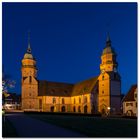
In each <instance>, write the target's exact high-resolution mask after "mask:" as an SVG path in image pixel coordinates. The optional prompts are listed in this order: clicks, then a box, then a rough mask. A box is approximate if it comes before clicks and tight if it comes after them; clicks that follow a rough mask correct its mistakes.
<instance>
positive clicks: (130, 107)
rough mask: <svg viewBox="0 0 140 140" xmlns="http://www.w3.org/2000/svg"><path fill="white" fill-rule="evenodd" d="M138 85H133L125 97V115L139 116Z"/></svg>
mask: <svg viewBox="0 0 140 140" xmlns="http://www.w3.org/2000/svg"><path fill="white" fill-rule="evenodd" d="M137 94H138V90H137V85H133V86H132V87H131V88H130V90H129V91H128V93H127V94H126V96H125V97H124V99H123V114H124V115H125V116H137V115H138V108H137V106H138V105H137V104H138V102H137V100H138V99H137Z"/></svg>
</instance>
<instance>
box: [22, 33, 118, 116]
mask: <svg viewBox="0 0 140 140" xmlns="http://www.w3.org/2000/svg"><path fill="white" fill-rule="evenodd" d="M116 56H117V55H116V53H115V51H114V49H113V48H112V46H111V40H110V37H109V35H108V37H107V40H106V46H105V48H104V49H103V52H102V55H101V64H100V74H99V75H98V76H96V77H93V78H90V79H87V80H84V81H81V82H79V83H75V84H68V83H61V82H52V81H47V80H39V79H38V78H37V67H36V60H35V58H34V57H33V55H32V52H31V46H30V42H29V44H28V48H27V52H26V53H25V55H24V58H23V59H22V67H21V73H22V79H21V82H22V84H21V89H22V109H23V110H25V111H43V112H75V113H93V114H94V113H99V112H100V113H102V114H108V113H109V114H116V113H119V112H120V104H121V98H120V97H121V78H120V75H119V73H118V71H117V68H118V63H117V61H116Z"/></svg>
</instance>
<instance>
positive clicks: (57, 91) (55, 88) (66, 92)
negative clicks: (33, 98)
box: [39, 81, 73, 96]
mask: <svg viewBox="0 0 140 140" xmlns="http://www.w3.org/2000/svg"><path fill="white" fill-rule="evenodd" d="M72 88H73V84H67V83H60V82H50V81H39V96H70V95H71V92H72Z"/></svg>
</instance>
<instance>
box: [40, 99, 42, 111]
mask: <svg viewBox="0 0 140 140" xmlns="http://www.w3.org/2000/svg"><path fill="white" fill-rule="evenodd" d="M39 109H42V100H41V99H39Z"/></svg>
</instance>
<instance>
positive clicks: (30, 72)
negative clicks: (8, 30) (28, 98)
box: [22, 37, 37, 77]
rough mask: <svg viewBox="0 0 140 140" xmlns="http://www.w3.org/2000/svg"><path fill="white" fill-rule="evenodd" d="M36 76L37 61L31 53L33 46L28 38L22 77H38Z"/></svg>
mask: <svg viewBox="0 0 140 140" xmlns="http://www.w3.org/2000/svg"><path fill="white" fill-rule="evenodd" d="M36 74H37V68H36V61H35V59H34V57H33V55H32V53H31V45H30V40H29V37H28V48H27V51H26V53H25V54H24V57H23V59H22V77H28V76H33V77H36V76H37V75H36Z"/></svg>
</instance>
